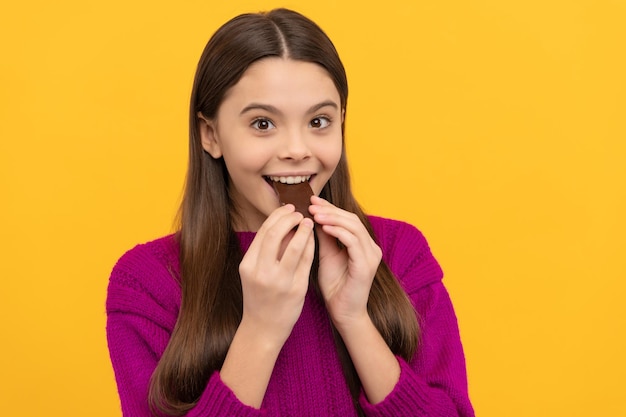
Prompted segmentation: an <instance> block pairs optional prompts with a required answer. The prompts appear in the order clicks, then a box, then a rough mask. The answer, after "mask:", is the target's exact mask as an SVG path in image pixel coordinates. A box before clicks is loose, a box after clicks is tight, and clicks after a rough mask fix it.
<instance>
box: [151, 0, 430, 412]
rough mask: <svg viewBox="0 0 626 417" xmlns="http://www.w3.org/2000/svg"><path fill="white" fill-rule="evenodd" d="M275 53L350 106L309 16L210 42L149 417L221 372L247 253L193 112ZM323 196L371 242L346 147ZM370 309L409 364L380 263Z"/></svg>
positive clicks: (405, 319) (226, 33)
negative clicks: (328, 84) (172, 298)
mask: <svg viewBox="0 0 626 417" xmlns="http://www.w3.org/2000/svg"><path fill="white" fill-rule="evenodd" d="M272 56H276V57H286V58H290V59H294V60H301V61H306V62H312V63H316V64H318V65H321V66H322V67H323V68H325V69H326V71H327V72H328V74H329V76H330V77H331V78H332V80H333V81H334V83H335V86H336V87H337V90H338V92H339V96H340V98H341V106H342V109H343V110H344V111H345V109H346V105H347V99H348V82H347V78H346V73H345V69H344V67H343V64H342V63H341V60H340V59H339V55H338V54H337V51H336V50H335V47H334V46H333V44H332V42H331V41H330V39H329V38H328V37H327V36H326V34H325V33H324V32H323V31H322V30H321V29H320V28H319V27H318V26H317V25H316V24H315V23H314V22H312V21H311V20H309V19H308V18H306V17H304V16H302V15H300V14H298V13H296V12H293V11H290V10H286V9H276V10H273V11H270V12H267V13H258V14H244V15H240V16H237V17H235V18H234V19H232V20H230V21H229V22H227V23H226V24H224V25H223V26H222V27H221V28H220V29H219V30H218V31H217V32H216V33H215V34H214V35H213V37H212V38H211V39H210V40H209V42H208V44H207V46H206V47H205V49H204V52H203V53H202V56H201V58H200V62H199V64H198V68H197V71H196V76H195V80H194V85H193V91H192V95H191V106H190V112H189V126H190V128H189V138H190V143H189V168H188V172H187V179H186V185H185V193H184V198H183V202H182V205H181V210H180V222H181V224H180V232H179V233H178V238H179V243H180V280H181V286H182V300H181V306H180V311H179V315H178V320H177V322H176V326H175V328H174V331H173V333H172V336H171V339H170V341H169V343H168V345H167V348H166V349H165V352H164V353H163V356H162V357H161V359H160V361H159V363H158V366H157V368H156V370H155V371H154V374H153V375H152V379H151V383H150V393H149V402H150V406H151V407H152V410H153V412H155V414H156V413H157V412H162V413H165V414H167V415H182V414H184V413H185V412H186V411H187V410H189V409H190V408H192V407H193V406H194V405H195V403H196V402H197V400H198V398H199V396H200V395H201V393H202V391H203V390H204V388H205V386H206V384H207V382H208V380H209V377H210V375H211V374H212V373H213V372H215V371H217V370H219V369H221V367H222V364H223V362H224V358H225V357H226V353H227V351H228V349H229V346H230V343H231V341H232V339H233V336H234V334H235V331H236V330H237V327H238V326H239V323H240V321H241V317H242V312H243V297H242V291H241V280H240V277H239V272H238V267H239V263H240V261H241V259H242V256H243V255H242V251H241V248H240V246H239V241H238V238H237V235H236V233H235V231H234V230H233V227H232V215H233V210H234V208H233V207H232V203H231V201H230V199H229V191H228V172H227V170H226V166H225V164H224V161H223V159H221V158H220V159H213V158H212V157H211V156H210V155H208V154H207V153H206V152H204V150H203V148H202V145H201V141H200V136H199V126H198V113H199V112H200V113H201V114H202V115H203V116H204V117H206V118H209V119H210V118H214V117H215V116H216V114H217V110H218V108H219V106H220V104H221V102H222V100H223V98H224V95H225V94H226V92H227V91H228V89H229V88H231V87H232V86H233V85H235V84H236V83H237V82H238V81H239V79H240V78H241V76H242V75H243V74H244V72H245V71H246V69H247V68H248V67H249V66H250V65H251V64H252V63H254V62H255V61H257V60H259V59H263V58H266V57H272ZM344 128H345V126H342V132H344V131H345V130H344ZM321 196H322V197H323V198H325V199H327V200H329V201H330V202H332V203H333V204H335V205H336V206H338V207H341V208H343V209H345V210H348V211H351V212H353V213H356V214H357V215H358V216H359V218H360V219H361V221H362V222H363V224H364V225H365V226H366V227H367V229H368V231H369V232H370V235H372V237H373V238H374V239H375V237H374V233H373V230H372V227H371V225H370V223H369V221H368V218H367V216H366V215H365V214H364V212H363V211H362V210H361V208H360V207H359V205H358V203H357V202H356V200H355V199H354V196H353V195H352V191H351V188H350V177H349V172H348V165H347V161H346V157H345V145H344V150H343V152H342V156H341V159H340V161H339V164H338V166H337V168H336V170H335V172H334V173H333V175H332V176H331V178H330V180H329V181H328V183H327V184H326V186H325V187H324V189H323V190H322V192H321ZM312 269H313V271H312V276H313V277H314V276H315V275H316V269H317V268H316V266H315V265H314V267H313V268H312ZM315 281H316V280H315V279H314V280H313V282H314V285H315ZM368 310H369V313H370V316H371V317H372V320H373V322H374V324H375V325H376V327H377V328H378V330H379V331H380V332H381V334H382V335H383V337H384V339H385V340H386V342H387V344H388V345H389V346H390V348H391V350H392V351H393V352H394V353H396V354H398V355H400V356H402V357H404V358H405V359H407V360H409V359H410V358H411V357H412V356H413V354H414V352H415V350H416V346H417V341H418V333H419V327H418V324H417V319H416V315H415V311H414V310H413V307H412V305H411V303H410V301H409V299H408V298H407V296H406V294H405V293H404V291H403V290H402V288H401V287H400V285H399V283H398V281H397V280H396V278H395V277H394V276H393V274H392V273H391V271H390V270H389V268H388V267H387V265H386V264H385V263H384V262H381V263H380V266H379V267H378V271H377V272H376V276H375V278H374V282H373V284H372V289H371V292H370V298H369V301H368ZM335 342H336V345H337V349H338V352H339V357H340V358H341V362H342V367H343V371H344V375H345V376H346V381H347V383H348V386H349V387H350V391H351V393H352V397H353V400H354V403H355V407H356V408H357V411H358V412H359V414H361V413H362V412H361V410H360V408H359V405H358V401H357V398H358V393H359V388H360V382H359V379H358V375H357V374H356V371H355V369H354V366H353V364H352V362H351V360H350V356H349V355H348V353H347V350H346V348H345V345H344V344H343V341H342V340H341V338H340V337H339V336H338V333H337V332H336V331H335Z"/></svg>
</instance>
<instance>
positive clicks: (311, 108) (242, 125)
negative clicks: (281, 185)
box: [200, 58, 343, 231]
mask: <svg viewBox="0 0 626 417" xmlns="http://www.w3.org/2000/svg"><path fill="white" fill-rule="evenodd" d="M342 118H343V110H342V109H341V104H340V97H339V92H338V91H337V89H336V88H335V85H334V83H333V81H332V79H331V78H330V76H329V75H328V73H327V72H326V70H325V69H323V68H322V67H320V66H318V65H316V64H313V63H308V62H302V61H294V60H291V59H283V58H265V59H262V60H260V61H257V62H256V63H254V64H253V65H251V66H250V68H248V70H247V71H246V72H245V73H244V75H243V77H242V78H241V79H240V80H239V82H238V83H237V84H235V85H234V86H233V87H232V88H231V89H230V90H229V91H228V92H227V94H226V96H225V98H224V101H223V102H222V105H221V106H220V108H219V110H218V113H217V116H216V118H215V119H213V120H210V121H208V122H205V121H201V122H202V123H201V127H200V131H201V136H202V143H203V147H204V149H205V150H206V151H207V152H209V153H210V154H211V155H212V156H213V157H214V158H219V157H223V158H224V162H225V163H226V167H227V169H228V174H229V181H230V184H229V185H230V187H231V195H232V198H233V199H234V202H235V204H236V207H237V208H238V213H239V214H240V215H241V216H242V219H241V220H239V223H238V224H236V225H235V229H236V230H250V231H256V230H258V228H259V227H260V226H261V224H262V223H263V221H265V219H266V218H267V216H268V215H269V214H270V213H271V212H272V211H274V210H275V209H276V208H278V206H279V202H278V196H277V195H276V192H275V191H274V189H273V187H272V185H271V181H272V180H271V179H270V177H281V176H282V177H302V176H305V177H309V176H310V181H309V184H310V185H311V188H312V189H313V192H314V193H315V194H316V195H319V193H320V192H321V190H322V188H323V187H324V185H325V184H326V182H327V181H328V179H329V178H330V176H331V175H332V173H333V172H334V170H335V168H336V166H337V163H338V162H339V159H340V157H341V151H342V134H341V124H342ZM296 181H297V179H296Z"/></svg>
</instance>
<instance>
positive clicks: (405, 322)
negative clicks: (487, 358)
mask: <svg viewBox="0 0 626 417" xmlns="http://www.w3.org/2000/svg"><path fill="white" fill-rule="evenodd" d="M347 97H348V87H347V80H346V74H345V71H344V68H343V65H342V64H341V61H340V60H339V57H338V55H337V52H336V50H335V48H334V46H333V44H332V43H331V41H330V40H329V39H328V38H327V36H326V35H325V34H324V33H323V32H322V30H321V29H320V28H319V27H318V26H317V25H315V24H314V23H313V22H311V21H310V20H308V19H307V18H305V17H304V16H302V15H300V14H298V13H295V12H293V11H289V10H285V9H279V10H274V11H271V12H269V13H259V14H246V15H241V16H238V17H236V18H234V19H233V20H231V21H229V22H228V23H226V24H225V25H224V26H222V27H221V28H220V29H219V30H218V31H217V32H216V33H215V34H214V36H213V37H212V38H211V40H210V41H209V43H208V44H207V46H206V48H205V50H204V52H203V54H202V57H201V59H200V62H199V65H198V69H197V72H196V77H195V82H194V86H193V91H192V97H191V109H190V161H189V171H188V175H187V183H186V188H185V194H184V198H183V203H182V207H181V225H180V230H179V231H178V232H177V233H176V234H174V235H171V236H167V237H164V238H161V239H159V240H156V241H153V242H150V243H147V244H144V245H139V246H137V247H135V248H134V249H132V250H131V251H129V252H127V253H126V254H125V255H124V256H123V257H122V258H121V259H120V260H119V261H118V263H117V264H116V266H115V267H114V269H113V272H112V275H111V279H110V284H109V290H108V298H107V314H108V322H107V334H108V342H109V350H110V354H111V360H112V363H113V368H114V370H115V376H116V380H117V384H118V389H119V394H120V399H121V404H122V410H123V414H124V416H129V417H131V416H132V417H147V416H150V415H164V416H179V415H186V416H189V417H195V416H203V417H209V416H251V417H252V416H357V415H360V416H389V417H392V416H393V417H397V416H472V415H473V411H472V406H471V404H470V401H469V399H468V393H467V381H466V375H465V362H464V356H463V351H462V347H461V343H460V339H459V333H458V328H457V323H456V318H455V315H454V312H453V309H452V305H451V303H450V299H449V297H448V294H447V292H446V290H445V288H444V287H443V284H442V282H441V279H442V272H441V269H440V268H439V265H438V264H437V262H436V261H435V259H434V258H433V256H432V255H431V253H430V250H429V248H428V245H427V243H426V241H425V239H424V237H423V236H422V235H421V234H420V232H419V231H417V230H416V229H415V228H413V227H412V226H410V225H408V224H405V223H401V222H398V221H393V220H388V219H383V218H379V217H372V216H366V215H365V214H364V213H363V211H362V210H361V209H360V208H359V206H358V204H357V203H356V201H355V199H354V197H353V196H352V192H351V190H350V181H349V177H348V166H347V162H346V158H345V148H344V138H343V133H344V122H345V117H346V104H347ZM275 181H281V182H286V183H299V182H302V181H306V182H308V183H309V185H310V187H311V188H312V190H313V193H314V196H312V197H311V198H310V203H311V205H310V206H309V209H308V210H309V214H310V215H311V216H312V217H313V219H314V222H313V221H312V220H311V219H310V218H306V217H304V216H303V215H302V214H301V213H299V212H297V211H295V208H294V206H293V205H291V204H286V205H283V206H280V204H279V200H278V197H277V195H276V193H275V191H274V188H273V187H272V183H273V182H275ZM418 323H419V324H418ZM418 342H419V343H418Z"/></svg>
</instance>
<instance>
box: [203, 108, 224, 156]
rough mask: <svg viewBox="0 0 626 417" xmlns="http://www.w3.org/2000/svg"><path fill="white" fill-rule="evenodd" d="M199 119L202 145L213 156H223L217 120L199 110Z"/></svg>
mask: <svg viewBox="0 0 626 417" xmlns="http://www.w3.org/2000/svg"><path fill="white" fill-rule="evenodd" d="M198 119H199V120H198V129H199V130H200V140H201V141H202V147H203V148H204V150H205V151H206V152H207V153H208V154H209V155H211V156H212V157H213V158H215V159H218V158H221V157H222V148H221V147H220V144H219V140H218V137H217V126H216V125H215V121H213V120H211V119H207V118H206V117H204V115H203V114H202V113H200V112H198Z"/></svg>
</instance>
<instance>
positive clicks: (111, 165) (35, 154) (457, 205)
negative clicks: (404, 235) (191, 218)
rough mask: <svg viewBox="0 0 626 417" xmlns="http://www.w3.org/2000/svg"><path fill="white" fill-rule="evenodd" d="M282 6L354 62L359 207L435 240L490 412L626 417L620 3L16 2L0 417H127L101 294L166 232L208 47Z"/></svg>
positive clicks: (4, 71)
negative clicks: (227, 28) (128, 254)
mask: <svg viewBox="0 0 626 417" xmlns="http://www.w3.org/2000/svg"><path fill="white" fill-rule="evenodd" d="M278 5H285V6H288V7H293V8H296V9H297V10H299V11H301V12H303V13H305V14H307V15H308V16H310V17H312V18H313V19H314V20H316V21H317V22H318V23H319V24H320V25H321V26H322V27H323V28H324V29H325V30H326V31H327V32H328V34H329V35H330V36H331V38H332V39H333V40H334V41H335V43H336V46H337V48H338V49H339V52H340V54H341V55H342V58H343V60H344V63H345V65H346V68H347V71H348V76H349V79H350V87H351V92H350V103H349V111H348V114H349V116H348V127H347V135H348V136H347V140H348V147H349V157H350V158H351V164H352V165H351V166H352V170H353V175H354V185H355V188H356V192H357V196H358V197H359V199H360V201H361V202H362V204H363V205H364V207H365V208H366V209H367V210H368V211H370V212H372V213H376V214H379V215H385V216H390V217H395V218H400V219H404V220H407V221H410V222H412V223H414V224H415V225H417V226H418V227H419V228H420V229H422V231H423V232H424V233H425V234H426V236H427V237H428V239H429V241H430V243H431V246H432V249H433V251H434V253H435V255H436V256H437V257H438V259H439V261H440V262H441V263H442V265H443V268H444V270H445V272H446V280H445V282H446V284H447V286H448V288H449V290H450V293H451V294H452V298H453V301H454V303H455V306H456V310H457V313H458V316H459V322H460V326H461V332H462V337H463V342H464V345H465V349H466V355H467V360H468V371H469V383H470V392H471V397H472V399H473V402H474V405H475V408H476V411H477V414H478V415H479V416H482V417H503V416H570V417H571V416H581V417H582V416H585V417H587V416H626V401H624V393H626V383H625V382H624V377H625V376H626V360H625V359H624V352H626V342H625V340H626V338H625V336H624V331H625V330H626V326H625V317H626V307H625V305H626V303H625V302H624V298H625V296H626V285H625V283H624V282H625V281H626V261H625V254H624V252H625V249H626V244H625V238H624V237H625V235H626V222H625V220H624V214H625V213H626V190H625V189H626V185H625V183H626V146H625V145H624V143H625V141H626V128H625V125H626V123H625V115H626V82H625V79H626V75H625V74H626V60H625V56H626V49H625V48H626V29H625V27H626V3H625V2H624V1H621V0H586V1H585V0H552V1H550V0H548V1H546V0H541V1H540V0H527V1H521V0H515V1H501V0H477V1H471V2H467V1H463V0H442V1H404V2H403V1H397V0H389V1H386V2H372V3H371V4H367V3H365V2H357V1H353V2H335V1H334V0H319V1H301V2H298V1H285V2H281V3H278V2H274V1H240V2H229V1H220V2H217V1H214V2H209V1H204V2H185V1H178V2H162V1H146V0H138V1H123V0H110V1H107V2H90V1H84V0H82V1H69V0H62V1H43V0H35V1H31V2H18V1H11V2H3V5H2V6H1V7H0V43H1V55H0V77H1V83H0V89H1V90H0V94H1V96H0V97H1V104H0V118H1V122H0V174H1V177H0V178H1V188H0V193H1V194H0V195H1V196H2V197H1V198H2V201H1V204H0V207H1V208H0V215H1V218H2V243H1V245H2V248H1V251H0V253H1V256H2V261H1V266H0V267H1V277H2V286H1V289H0V317H1V320H2V326H1V330H0V349H1V355H0V410H1V411H0V413H1V414H2V415H3V416H11V417H13V416H33V417H34V416H37V417H39V416H120V412H119V404H118V399H117V393H116V388H115V383H114V379H113V374H112V370H111V367H110V364H109V359H108V352H107V348H106V340H105V333H104V326H105V310H104V301H105V295H106V294H105V293H106V286H107V280H108V274H109V272H110V270H111V267H112V266H113V264H114V262H115V261H116V259H117V258H118V257H119V256H120V255H121V254H122V253H123V252H124V251H125V250H127V249H128V248H130V247H132V246H133V245H134V244H136V243H138V242H143V241H146V240H149V239H153V238H156V237H158V236H160V235H163V234H165V233H168V232H169V231H170V230H171V228H172V219H173V217H174V214H175V211H176V208H177V205H178V202H179V199H180V194H181V186H182V182H183V177H184V171H185V165H186V152H187V149H186V148H187V102H188V97H189V92H190V87H191V81H192V77H193V72H194V70H195V65H196V62H197V60H198V57H199V55H200V52H201V50H202V48H203V47H204V44H205V43H206V41H207V39H208V38H209V36H210V35H211V34H212V32H213V31H214V30H215V29H216V28H217V27H218V25H219V24H221V23H223V22H224V21H226V20H227V19H228V18H230V17H232V16H233V15H235V14H238V13H240V12H243V11H257V10H264V9H268V8H272V7H275V6H278Z"/></svg>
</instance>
